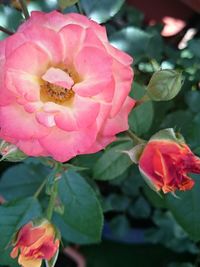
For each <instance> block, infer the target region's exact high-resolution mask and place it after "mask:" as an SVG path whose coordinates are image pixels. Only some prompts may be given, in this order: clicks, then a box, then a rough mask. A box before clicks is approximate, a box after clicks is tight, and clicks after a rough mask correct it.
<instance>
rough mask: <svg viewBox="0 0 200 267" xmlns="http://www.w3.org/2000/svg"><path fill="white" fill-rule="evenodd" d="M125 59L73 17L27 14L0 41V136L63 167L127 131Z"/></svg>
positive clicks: (101, 34)
mask: <svg viewBox="0 0 200 267" xmlns="http://www.w3.org/2000/svg"><path fill="white" fill-rule="evenodd" d="M131 63H132V58H131V57H130V56H129V55H127V54H126V53H124V52H122V51H119V50H118V49H116V48H114V47H113V46H112V45H111V44H109V42H108V39H107V35H106V31H105V28H104V27H102V26H100V25H98V24H97V23H95V22H94V21H91V20H89V19H88V18H86V17H85V16H82V15H79V14H66V15H63V14H60V13H58V12H56V11H53V12H51V13H48V14H45V13H43V12H32V14H31V18H30V19H29V20H28V21H27V22H25V23H23V24H22V25H21V26H20V28H19V29H18V31H17V33H15V34H14V35H12V36H11V37H9V38H7V39H5V40H3V41H1V42H0V127H1V129H0V138H2V139H4V140H6V141H8V142H11V143H13V144H15V145H16V146H17V147H18V148H19V149H21V150H22V151H23V152H24V153H26V154H28V155H30V156H51V157H53V158H54V159H56V160H58V161H61V162H64V161H67V160H69V159H71V158H72V157H74V156H76V155H78V154H87V153H94V152H97V151H99V150H100V149H102V148H104V147H105V146H106V145H108V144H109V143H111V142H113V141H114V140H115V135H116V134H117V133H119V132H122V131H125V130H127V129H128V114H129V112H130V110H131V109H132V108H133V106H134V104H135V101H134V100H133V99H131V98H130V97H129V96H128V94H129V92H130V89H131V83H132V79H133V71H132V69H131V67H130V64H131Z"/></svg>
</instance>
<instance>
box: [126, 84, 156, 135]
mask: <svg viewBox="0 0 200 267" xmlns="http://www.w3.org/2000/svg"><path fill="white" fill-rule="evenodd" d="M145 92H146V91H145V88H144V87H143V86H141V85H140V84H138V83H137V82H134V83H133V88H132V92H131V93H132V96H133V98H134V99H140V98H141V97H142V96H143V95H144V94H145ZM153 117H154V109H153V103H152V102H151V101H148V102H146V103H144V104H142V105H140V106H138V107H136V108H134V109H132V111H131V113H130V115H129V126H130V129H131V130H132V131H133V132H135V133H136V134H137V135H139V136H140V135H142V134H144V133H147V132H148V131H149V129H150V128H151V125H152V122H153Z"/></svg>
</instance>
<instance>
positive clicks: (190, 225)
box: [166, 175, 200, 241]
mask: <svg viewBox="0 0 200 267" xmlns="http://www.w3.org/2000/svg"><path fill="white" fill-rule="evenodd" d="M193 177H195V186H194V187H193V189H192V190H189V191H186V192H179V193H177V196H178V198H174V197H173V196H171V195H167V196H166V205H167V207H168V208H169V210H170V211H171V212H172V214H173V216H174V218H175V219H176V221H177V223H178V224H180V225H181V226H182V228H183V229H184V230H185V231H186V232H187V233H188V234H189V236H190V238H192V239H193V240H194V241H199V240H200V205H199V203H200V194H199V192H200V180H199V177H198V176H197V175H193Z"/></svg>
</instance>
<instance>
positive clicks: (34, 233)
mask: <svg viewBox="0 0 200 267" xmlns="http://www.w3.org/2000/svg"><path fill="white" fill-rule="evenodd" d="M59 244H60V241H59V237H57V232H56V229H55V227H54V226H53V225H52V224H51V223H50V222H49V221H47V220H42V221H40V222H39V223H34V222H29V223H27V224H25V225H24V226H22V227H21V229H20V230H19V231H18V232H17V234H16V236H15V240H14V242H13V246H14V248H13V250H12V252H11V254H10V256H11V257H12V258H16V257H18V263H19V265H21V266H22V267H30V266H34V267H40V266H41V265H42V260H45V261H47V262H53V263H54V264H55V261H56V257H57V255H58V248H59ZM54 264H53V265H52V264H51V266H54Z"/></svg>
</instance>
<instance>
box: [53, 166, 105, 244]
mask: <svg viewBox="0 0 200 267" xmlns="http://www.w3.org/2000/svg"><path fill="white" fill-rule="evenodd" d="M58 188H59V196H60V200H61V201H62V203H63V205H64V214H63V215H62V216H60V215H57V214H56V215H55V217H54V220H55V223H56V224H57V226H58V228H59V229H60V231H61V233H62V236H63V237H64V239H66V240H67V241H71V242H74V243H78V244H87V243H95V242H99V241H100V239H101V231H102V226H103V215H102V209H101V207H100V203H99V201H98V199H97V197H96V194H95V192H94V191H93V189H92V188H91V187H90V185H89V184H88V183H87V182H86V181H85V179H84V178H83V177H82V176H80V175H79V174H78V173H76V172H74V171H72V170H69V171H67V172H65V173H64V174H63V176H62V179H60V181H59V184H58Z"/></svg>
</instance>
